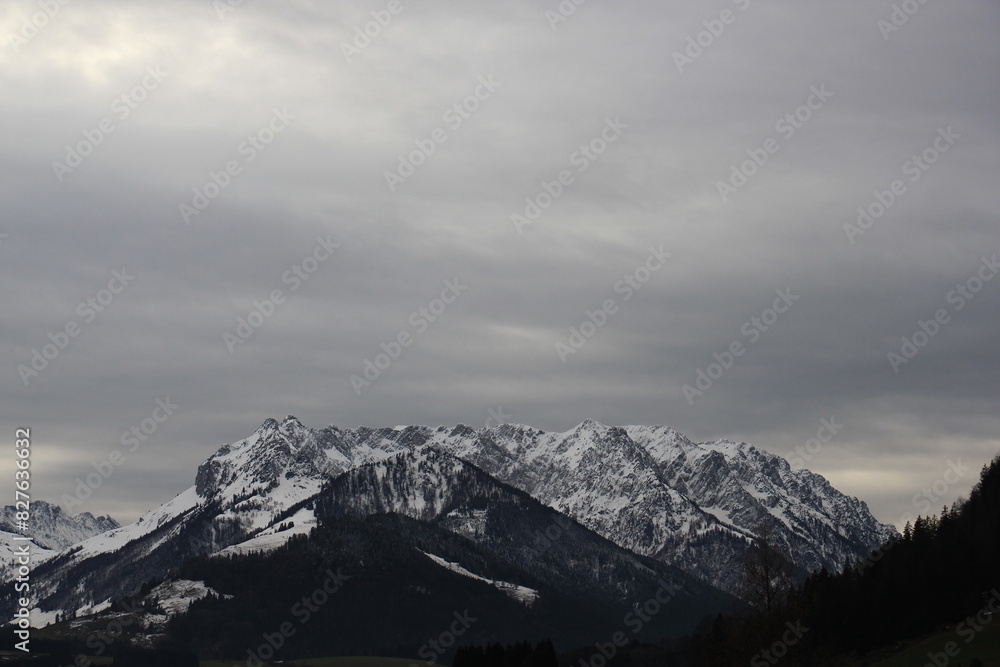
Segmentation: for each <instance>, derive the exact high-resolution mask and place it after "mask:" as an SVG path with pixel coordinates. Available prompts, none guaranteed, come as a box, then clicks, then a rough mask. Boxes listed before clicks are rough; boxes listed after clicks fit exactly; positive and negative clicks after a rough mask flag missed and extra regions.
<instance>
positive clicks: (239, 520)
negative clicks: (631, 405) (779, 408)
mask: <svg viewBox="0 0 1000 667" xmlns="http://www.w3.org/2000/svg"><path fill="white" fill-rule="evenodd" d="M57 509H58V508H57ZM386 515H391V516H395V517H397V518H396V519H392V521H396V522H404V523H400V524H398V525H397V524H386V523H385V522H386V521H388V520H390V519H389V518H388V517H387V518H382V519H380V518H379V517H385V516H386ZM79 516H81V517H89V516H90V515H79ZM81 521H83V522H84V523H87V522H88V521H89V522H90V523H93V522H99V521H104V522H105V523H104V524H103V525H105V526H107V527H108V528H109V529H108V530H104V531H102V532H99V533H97V534H93V535H85V534H83V533H80V535H79V536H80V537H83V538H84V539H77V540H74V542H75V543H73V544H71V545H67V544H58V543H55V542H46V543H47V544H51V545H52V546H53V547H54V548H60V549H61V551H59V552H58V553H54V554H51V555H50V557H47V558H46V559H45V560H44V561H43V562H41V563H40V564H39V565H37V567H36V568H35V570H34V572H33V575H32V577H33V582H34V586H35V591H36V593H37V596H38V597H37V599H38V605H37V609H36V611H35V615H34V622H35V623H36V624H44V623H47V622H52V621H54V620H56V615H57V614H58V615H60V616H62V617H66V616H67V615H77V616H80V615H84V614H87V613H94V612H100V611H101V610H105V609H107V608H108V607H109V606H110V605H111V603H112V602H113V601H114V600H119V599H122V598H125V597H127V596H130V595H134V594H135V593H136V591H138V590H139V589H140V588H142V587H143V585H144V584H146V586H145V588H146V589H149V588H150V586H151V585H155V584H160V583H161V582H163V580H164V579H167V580H172V581H174V582H175V583H176V582H180V581H190V582H192V583H191V584H190V585H181V586H179V588H180V589H182V590H184V591H188V593H187V594H188V595H189V598H188V599H187V600H186V601H184V603H183V604H180V605H178V604H176V601H174V602H171V605H172V607H171V608H172V609H175V610H187V609H188V607H190V611H188V612H187V615H188V616H191V615H192V614H195V613H197V612H198V609H199V608H203V607H207V606H212V605H215V606H225V605H227V604H238V602H237V601H238V600H239V598H240V595H241V593H245V594H246V595H256V593H255V592H253V591H251V590H249V589H248V587H250V588H252V587H254V586H256V585H258V583H257V582H245V583H244V584H242V585H238V584H237V583H236V580H234V579H233V578H231V577H229V578H227V577H226V576H223V574H221V573H219V572H217V571H215V570H214V569H213V566H211V565H206V564H205V563H209V562H212V561H214V562H231V563H232V567H233V568H237V569H238V568H243V567H248V568H253V567H256V566H254V565H253V563H256V562H258V560H260V559H264V560H266V559H268V558H282V559H294V558H296V557H297V556H295V555H294V553H292V552H294V550H295V549H299V550H302V549H306V550H307V551H308V550H309V549H312V550H313V551H315V549H316V548H317V547H315V546H312V547H306V546H303V544H306V543H309V540H311V539H319V538H317V537H316V534H317V532H319V531H320V529H323V530H324V531H326V533H329V531H330V526H339V529H340V530H341V531H346V533H345V535H346V534H355V535H356V536H357V537H356V539H355V540H354V542H353V543H354V544H355V546H356V547H357V548H358V549H361V550H364V549H369V548H370V546H371V543H372V541H373V540H374V541H376V542H377V541H378V540H381V539H388V538H387V537H385V536H383V537H379V535H383V533H385V531H387V530H389V529H388V528H386V526H387V525H396V526H397V530H396V533H398V534H404V535H407V536H410V537H409V538H408V540H404V542H405V546H400V544H397V547H399V548H401V549H402V550H403V552H402V553H401V554H393V556H392V558H389V557H383V558H382V559H381V560H382V562H381V563H380V565H379V566H378V567H381V568H382V569H381V570H379V569H378V568H376V571H378V572H380V573H381V574H379V575H378V576H381V577H383V580H382V581H383V584H385V585H388V584H386V582H392V584H393V586H396V587H397V588H399V587H402V588H400V590H410V591H419V590H421V589H423V590H426V591H428V592H435V591H437V590H438V589H439V588H440V590H441V591H443V590H445V589H447V590H449V591H451V592H450V595H452V596H453V599H459V598H460V597H461V596H459V597H454V596H455V595H456V591H460V590H465V589H467V588H468V587H472V588H473V589H475V591H477V592H475V594H473V593H468V591H466V592H467V593H468V595H469V596H470V597H468V599H470V600H472V599H484V600H485V599H487V598H488V599H489V600H493V602H491V603H489V604H487V606H491V605H492V606H491V608H494V609H495V606H496V601H497V600H501V599H502V600H507V602H505V603H503V604H504V605H508V604H513V605H515V606H514V608H515V609H518V610H519V613H520V617H519V618H520V620H519V621H512V625H511V628H514V627H515V626H516V627H517V628H518V631H522V630H524V629H525V628H531V627H536V628H537V627H543V626H542V625H539V623H540V621H539V620H538V618H537V613H538V610H539V609H543V608H544V609H548V610H549V611H551V613H550V614H548V615H547V618H555V619H560V618H561V619H564V620H565V621H566V623H565V624H564V625H563V626H561V627H569V626H570V625H572V624H571V623H569V619H570V618H572V617H574V613H573V610H574V609H575V610H581V609H591V610H594V609H603V610H604V613H603V614H597V616H594V615H590V616H589V618H591V619H595V618H600V619H605V620H606V622H605V621H603V620H602V621H601V622H595V623H592V624H590V625H587V624H584V625H583V626H581V625H580V624H579V614H577V615H576V617H577V627H580V628H584V627H586V628H588V629H589V630H590V631H597V630H598V629H600V628H601V627H603V628H604V629H609V628H613V627H620V626H621V623H622V619H623V618H624V616H625V615H627V614H628V612H629V609H630V608H633V609H634V608H636V607H638V606H639V605H641V604H642V603H643V602H644V601H649V600H650V599H655V597H653V598H651V597H650V596H655V595H656V594H657V592H658V591H661V590H663V589H669V590H671V591H672V594H671V595H670V596H669V600H668V601H666V602H663V603H662V606H663V608H664V612H663V613H662V614H658V615H657V621H656V623H657V624H658V625H657V628H658V629H657V632H660V633H661V634H668V635H669V634H674V635H676V634H680V633H682V632H685V631H688V630H690V629H691V628H692V627H693V625H694V624H695V623H697V622H698V620H699V619H700V618H701V617H702V616H704V615H706V614H710V613H716V612H718V611H720V610H723V609H726V610H731V609H733V608H734V606H738V605H739V604H740V603H739V602H738V601H736V599H735V597H734V595H736V594H738V592H739V586H740V572H741V568H740V562H741V559H742V557H743V553H744V552H745V551H746V549H747V547H748V545H749V544H750V543H751V542H752V540H753V537H754V534H755V530H756V528H757V527H758V526H759V525H760V523H761V522H762V521H769V522H771V523H772V525H773V526H774V531H773V533H774V535H775V538H776V539H777V541H778V543H779V544H780V546H781V548H782V549H783V551H785V552H786V553H787V554H789V555H790V557H791V558H792V560H793V562H794V565H795V567H796V568H797V571H798V572H799V573H800V574H803V575H804V574H805V573H807V572H811V571H815V570H818V569H821V568H826V569H827V570H830V571H838V570H839V569H840V568H841V567H842V565H843V563H844V562H845V561H847V560H849V559H854V558H859V557H864V556H865V555H867V553H868V552H869V551H870V550H872V549H875V548H877V547H879V546H880V545H881V544H882V543H884V542H885V540H887V539H888V538H890V537H892V536H894V535H895V529H894V528H892V527H891V526H887V525H884V524H880V523H879V522H878V521H876V520H875V519H874V517H873V516H872V515H871V513H870V512H869V510H868V507H867V506H866V505H865V504H864V503H863V502H862V501H860V500H858V499H855V498H851V497H848V496H845V495H844V494H842V493H840V492H838V491H837V490H835V489H834V488H833V487H831V486H830V484H829V483H828V482H827V481H826V480H825V479H824V478H822V477H821V476H819V475H817V474H815V473H812V472H809V471H808V470H803V469H798V470H796V469H793V468H791V467H790V466H789V464H788V462H787V461H785V460H784V459H782V458H781V457H778V456H775V455H773V454H769V453H767V452H765V451H763V450H760V449H758V448H756V447H754V446H752V445H749V444H746V443H737V442H731V441H726V440H722V441H716V442H709V443H694V442H692V441H690V440H688V439H687V438H685V437H684V436H682V435H680V434H679V433H677V432H676V431H674V430H672V429H670V428H667V427H663V426H653V427H650V426H625V427H614V426H605V425H602V424H599V423H597V422H595V421H592V420H587V421H584V422H583V423H581V424H579V425H578V426H576V427H575V428H573V429H571V430H569V431H565V432H561V433H554V432H544V431H541V430H538V429H534V428H531V427H528V426H523V425H517V424H503V425H501V426H498V427H495V428H482V429H473V428H471V427H468V426H465V425H461V424H460V425H458V426H455V427H436V428H434V427H426V426H407V427H395V428H379V429H372V428H366V427H362V428H357V429H341V428H338V427H336V426H328V427H326V428H323V429H310V428H307V427H305V426H303V425H302V424H301V423H300V422H299V421H298V420H297V419H296V418H294V417H287V418H285V419H284V420H282V421H280V422H278V421H276V420H273V419H269V420H267V421H265V422H264V423H263V424H262V425H261V426H260V427H259V428H258V429H257V430H256V431H255V432H254V433H253V434H252V435H251V436H250V437H248V438H246V439H244V440H241V441H238V442H235V443H231V444H226V445H223V446H222V447H221V448H219V449H218V450H217V451H216V452H215V453H214V454H212V455H211V456H210V457H209V458H208V459H207V460H206V461H205V462H204V463H203V464H201V465H200V466H199V468H198V470H197V473H196V475H195V484H194V485H193V486H192V487H190V488H189V489H187V490H186V491H184V492H182V493H180V494H178V495H177V496H176V497H174V498H173V499H172V500H170V501H169V502H167V503H165V504H164V505H162V506H161V507H159V508H157V509H155V510H153V511H151V512H149V513H147V514H145V515H143V516H142V517H141V518H140V519H139V520H138V521H137V522H136V523H134V524H131V525H128V526H117V525H116V524H114V522H113V520H111V519H109V518H108V517H101V518H100V520H97V519H94V518H93V517H90V519H89V520H88V519H86V518H84V519H81ZM373 521H374V522H375V523H372V522H373ZM107 522H110V523H107ZM359 522H360V523H359ZM90 523H88V525H90ZM112 524H114V525H112ZM95 532H96V531H95ZM391 532H392V531H391V530H390V533H391ZM311 533H312V537H310V534H311ZM55 534H60V535H63V536H64V538H65V539H67V540H69V539H72V536H70V534H69V532H67V531H48V532H46V533H45V535H44V536H42V534H41V533H39V537H38V539H41V540H43V541H44V540H51V539H52V536H53V535H55ZM345 535H341V537H340V538H334V537H331V536H330V535H327V537H326V538H325V539H326V540H327V542H326V544H328V546H329V545H331V544H334V543H336V544H340V546H338V547H337V549H339V551H337V555H336V557H333V556H332V555H330V554H326V555H325V556H324V557H323V560H324V562H329V563H333V562H334V561H336V562H337V563H339V565H338V566H340V567H344V568H347V569H351V568H353V571H354V572H355V573H357V575H358V577H359V579H361V580H364V578H365V577H366V576H368V574H372V570H371V568H373V567H376V565H375V563H374V562H373V561H372V560H371V558H361V557H359V556H358V554H357V553H354V554H347V553H344V552H343V550H344V549H345V548H346V547H344V545H343V544H341V543H339V542H336V539H340V540H341V541H342V542H343V541H344V540H347V537H346V536H345ZM434 535H436V536H437V538H433V536H434ZM442 536H452V537H450V538H449V539H447V540H444V539H443V538H442ZM393 539H394V540H396V541H397V542H398V541H399V535H394V536H393ZM435 539H437V541H438V542H442V543H443V542H448V543H449V544H451V545H452V546H451V547H449V548H447V549H446V548H444V547H436V546H435V543H434V542H435ZM347 541H348V542H349V541H350V540H347ZM38 544H39V546H42V543H41V542H38ZM364 545H367V546H364ZM289 550H292V552H290V551H289ZM197 556H202V558H201V559H200V560H199V559H195V560H196V562H201V563H202V566H201V569H202V571H203V572H206V573H208V574H209V575H211V576H208V577H207V578H204V581H201V582H198V581H197V580H190V579H184V578H183V577H181V576H180V574H179V573H181V572H182V571H184V568H188V569H190V568H192V567H193V566H192V565H191V563H192V561H191V558H192V557H197ZM255 559H257V560H255ZM414 559H415V560H414ZM414 562H419V563H420V564H421V565H420V567H419V568H416V569H414V568H413V563H414ZM436 570H440V571H441V572H439V573H438V574H437V575H435V576H434V577H431V579H432V580H433V583H432V581H431V580H427V579H426V577H424V578H423V579H421V577H420V576H417V575H416V574H414V573H419V572H424V573H426V572H428V571H431V572H433V571H436ZM213 573H214V574H213ZM365 573H368V574H365ZM444 573H447V575H445V574H444ZM372 576H374V575H372ZM456 577H457V578H458V579H455V578H456ZM209 579H211V581H209ZM446 579H447V581H446ZM150 582H152V584H151V583H150ZM456 582H457V583H456ZM353 583H355V585H356V584H357V579H356V580H355V582H353ZM442 587H443V588H442ZM456 587H457V588H456ZM350 588H351V585H350V583H349V584H347V585H345V587H344V591H345V595H353V594H350V593H349V590H350ZM254 590H256V589H254ZM359 590H360V589H359ZM491 591H492V592H491ZM483 596H486V597H485V598H484V597H483ZM497 596H499V597H497ZM162 597H163V594H162V590H161V598H162ZM446 597H447V596H446ZM198 598H202V599H203V600H202V602H194V603H193V604H192V602H193V600H195V599H198ZM345 599H346V597H345ZM227 600H228V602H227ZM414 600H415V601H414V602H413V604H414V605H416V604H417V602H419V599H418V598H414ZM161 602H162V600H159V601H158V602H156V604H154V605H152V606H162V605H160V603H161ZM425 602H426V600H425ZM484 604H486V603H484ZM595 605H596V606H595ZM658 606H660V605H658ZM414 608H416V607H414ZM3 611H5V612H6V611H8V610H7V609H4V610H3ZM286 611H287V610H286ZM331 613H333V612H331ZM442 613H444V612H442ZM595 613H596V612H595ZM177 614H178V615H183V614H184V611H178V612H177ZM557 625H558V624H557ZM593 626H596V627H593ZM433 627H434V626H433V624H431V626H430V628H433ZM491 627H496V626H491ZM646 629H647V630H648V628H646ZM430 631H431V629H429V628H425V627H423V626H422V625H420V624H417V626H415V628H414V632H413V637H411V639H412V640H413V641H416V639H417V638H418V637H420V636H424V634H422V633H426V632H430ZM512 632H513V630H512ZM563 634H564V635H566V636H567V639H566V640H567V641H570V640H571V639H569V638H568V637H569V635H571V634H572V633H566V632H564V633H563ZM556 635H558V633H557V632H555V631H553V632H552V633H550V636H556ZM303 636H305V635H303ZM522 636H523V635H522ZM486 639H488V637H485V638H484V641H485V640H486ZM302 641H304V642H305V641H306V639H303V640H302ZM404 643H405V642H404ZM410 655H412V653H411V654H410Z"/></svg>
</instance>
